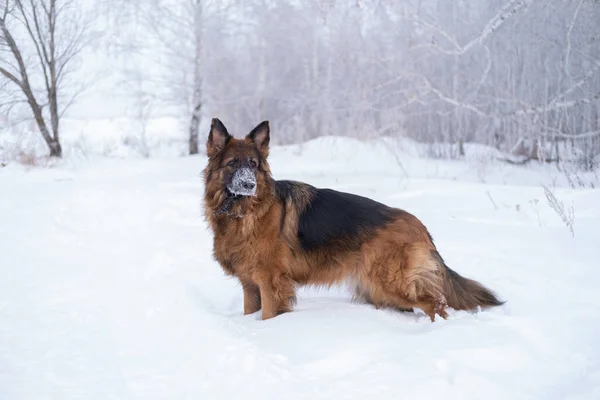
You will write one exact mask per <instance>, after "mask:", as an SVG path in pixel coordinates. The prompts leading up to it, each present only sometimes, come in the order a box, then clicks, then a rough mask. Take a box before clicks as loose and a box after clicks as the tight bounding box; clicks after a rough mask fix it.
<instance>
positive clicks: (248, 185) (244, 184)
mask: <svg viewBox="0 0 600 400" xmlns="http://www.w3.org/2000/svg"><path fill="white" fill-rule="evenodd" d="M254 186H256V183H254V182H248V181H244V182H242V187H243V188H244V189H247V190H252V189H254Z"/></svg>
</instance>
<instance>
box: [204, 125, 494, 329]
mask: <svg viewBox="0 0 600 400" xmlns="http://www.w3.org/2000/svg"><path fill="white" fill-rule="evenodd" d="M269 138H270V128H269V122H268V121H263V122H261V123H260V124H259V125H258V126H256V127H255V128H254V129H253V130H252V131H251V132H250V133H249V134H248V135H247V136H246V137H245V138H244V139H235V138H234V137H233V136H231V135H230V134H229V133H228V132H227V129H226V128H225V126H224V125H223V123H222V122H221V121H220V120H219V119H217V118H214V119H213V120H212V122H211V128H210V133H209V135H208V141H207V143H206V150H207V156H208V164H207V166H206V168H205V169H204V171H203V174H204V179H205V193H204V211H205V216H206V219H207V222H208V223H209V225H210V227H211V229H212V232H213V233H214V243H213V255H214V257H215V259H216V260H217V261H218V262H219V264H220V265H221V267H222V268H223V270H224V272H225V273H226V274H228V275H231V276H234V277H236V278H237V279H239V281H240V283H241V286H242V289H243V293H244V314H252V313H255V312H257V311H259V310H261V308H262V319H263V320H266V319H269V318H273V317H275V316H277V315H279V314H281V313H284V312H288V311H291V310H292V307H293V305H294V303H295V288H296V286H297V285H321V286H327V287H330V286H331V285H334V284H339V283H344V282H346V283H350V285H351V287H352V288H353V290H354V299H355V300H358V301H363V302H367V303H371V304H373V305H374V306H375V307H376V308H380V307H386V308H394V309H397V310H402V311H413V310H414V307H417V308H420V309H421V310H423V311H424V312H425V313H426V314H427V315H428V316H429V318H430V319H431V321H432V322H433V321H435V315H436V314H438V315H439V316H441V317H442V318H444V319H445V318H447V316H448V314H447V312H446V307H447V306H450V307H452V308H454V309H458V310H468V309H473V308H476V307H477V306H496V305H501V304H503V302H501V301H500V300H498V298H497V297H496V296H495V295H494V293H493V292H491V291H490V290H488V289H486V288H485V287H483V286H482V285H481V284H480V283H478V282H476V281H474V280H471V279H467V278H464V277H462V276H461V275H459V274H458V273H456V272H454V271H453V270H451V269H450V268H448V266H447V265H446V264H445V262H444V260H443V259H442V257H441V256H440V254H439V253H438V251H437V250H436V247H435V245H434V244H433V239H432V238H431V236H430V234H429V232H428V231H427V229H426V228H425V226H424V225H423V224H422V223H421V222H420V221H419V220H418V219H417V218H416V217H415V216H413V215H412V214H409V213H408V212H406V211H403V210H400V209H397V208H392V207H388V206H386V205H384V204H381V203H378V202H376V201H374V200H371V199H369V198H365V197H361V196H357V195H354V194H350V193H344V192H339V191H335V190H331V189H318V188H316V187H313V186H311V185H309V184H306V183H302V182H296V181H289V180H274V179H273V178H272V177H271V170H270V168H269V163H268V162H267V157H268V155H269Z"/></svg>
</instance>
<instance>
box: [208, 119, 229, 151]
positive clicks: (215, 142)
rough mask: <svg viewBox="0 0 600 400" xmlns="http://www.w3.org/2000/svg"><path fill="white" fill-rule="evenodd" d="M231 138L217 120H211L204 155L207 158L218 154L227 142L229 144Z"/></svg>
mask: <svg viewBox="0 0 600 400" xmlns="http://www.w3.org/2000/svg"><path fill="white" fill-rule="evenodd" d="M232 137H233V136H231V135H230V134H229V132H227V128H225V125H223V123H222V122H221V121H220V120H219V119H218V118H213V119H212V121H211V124H210V133H209V134H208V141H207V142H206V154H207V155H208V156H209V157H213V156H214V155H216V154H219V152H220V151H221V150H223V149H224V148H225V146H226V145H227V142H229V141H230V140H231V138H232Z"/></svg>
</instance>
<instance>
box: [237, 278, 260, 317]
mask: <svg viewBox="0 0 600 400" xmlns="http://www.w3.org/2000/svg"><path fill="white" fill-rule="evenodd" d="M240 281H241V283H242V289H243V290H244V315H248V314H254V313H255V312H257V311H258V310H260V307H261V300H260V290H259V288H258V285H257V284H256V283H254V282H252V281H251V280H240Z"/></svg>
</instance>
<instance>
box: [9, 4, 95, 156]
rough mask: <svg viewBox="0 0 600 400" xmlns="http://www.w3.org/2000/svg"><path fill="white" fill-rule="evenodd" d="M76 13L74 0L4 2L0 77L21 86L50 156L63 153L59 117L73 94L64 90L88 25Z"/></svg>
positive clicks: (20, 90) (19, 88)
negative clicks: (70, 68)
mask: <svg viewBox="0 0 600 400" xmlns="http://www.w3.org/2000/svg"><path fill="white" fill-rule="evenodd" d="M77 17H78V15H77V13H76V6H75V4H74V2H73V1H72V0H2V4H0V54H2V57H1V58H0V76H1V77H3V78H4V79H6V80H7V81H8V82H9V83H10V84H12V85H13V86H15V87H17V88H18V92H20V94H21V97H22V98H23V99H24V100H25V102H26V103H27V104H28V106H29V108H30V110H31V112H32V114H33V117H34V119H35V122H36V124H37V127H38V129H39V131H40V133H41V134H42V136H43V138H44V140H45V142H46V144H47V145H48V147H49V149H50V156H51V157H62V147H61V144H60V135H59V127H60V118H61V115H62V113H63V112H64V111H65V110H66V109H67V108H68V106H69V105H70V104H71V102H72V100H73V99H74V97H75V95H73V97H71V98H70V99H68V98H66V97H63V96H61V94H62V91H63V88H64V87H65V85H66V83H67V81H66V79H65V78H66V76H67V75H68V73H69V66H70V65H69V64H70V63H71V62H72V60H73V59H74V57H75V56H76V55H77V54H78V53H79V52H80V50H81V49H82V46H83V45H84V35H83V33H84V26H83V25H82V24H81V23H80V21H79V19H78V18H77ZM0 85H1V82H0ZM63 99H64V100H65V104H64V105H63V104H61V102H60V101H61V100H63ZM16 101H18V100H16Z"/></svg>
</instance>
